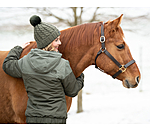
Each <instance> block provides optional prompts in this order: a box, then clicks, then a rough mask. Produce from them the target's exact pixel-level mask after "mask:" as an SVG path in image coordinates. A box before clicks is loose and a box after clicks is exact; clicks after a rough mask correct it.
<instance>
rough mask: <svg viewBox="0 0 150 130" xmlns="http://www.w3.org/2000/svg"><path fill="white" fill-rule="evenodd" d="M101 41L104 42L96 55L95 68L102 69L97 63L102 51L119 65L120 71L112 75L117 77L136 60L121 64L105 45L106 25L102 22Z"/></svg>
mask: <svg viewBox="0 0 150 130" xmlns="http://www.w3.org/2000/svg"><path fill="white" fill-rule="evenodd" d="M100 42H101V44H102V47H101V48H100V50H99V52H98V53H97V55H96V57H95V68H97V69H99V70H101V69H100V68H99V67H98V66H97V64H96V60H97V58H98V56H99V55H100V54H101V53H105V54H106V55H107V56H108V57H109V58H110V59H111V60H112V61H113V62H114V63H115V64H116V65H117V66H118V67H119V71H118V72H117V73H115V74H114V75H113V76H112V77H113V78H114V79H115V78H116V77H117V76H118V75H119V74H121V73H123V72H125V71H126V69H127V67H129V66H130V65H132V64H133V63H134V62H135V60H134V59H133V60H131V61H130V62H128V63H127V64H125V65H121V64H120V63H119V62H118V61H117V60H116V59H115V58H114V57H113V56H112V55H111V54H110V53H109V52H108V51H107V50H106V47H105V36H104V26H103V24H101V37H100Z"/></svg>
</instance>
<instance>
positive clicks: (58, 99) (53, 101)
mask: <svg viewBox="0 0 150 130" xmlns="http://www.w3.org/2000/svg"><path fill="white" fill-rule="evenodd" d="M22 50H23V49H22V48H21V47H20V46H16V47H14V48H13V49H11V51H10V52H9V54H8V56H7V57H6V59H5V60H4V63H3V70H4V71H5V72H6V73H7V74H9V75H10V76H13V77H16V78H21V77H22V78H23V81H24V84H25V88H26V91H27V94H28V102H27V109H26V112H25V115H26V117H27V118H26V121H28V122H29V123H30V122H34V123H36V122H40V121H39V120H42V119H41V118H43V117H44V118H46V120H48V121H47V122H49V123H50V120H51V118H58V119H66V118H67V107H66V100H65V95H67V96H70V97H74V96H76V95H77V94H78V92H79V91H80V90H81V89H82V87H83V85H84V75H83V74H81V76H79V77H78V78H77V79H76V78H75V76H74V74H73V72H72V69H71V68H70V65H69V62H68V61H67V60H65V59H63V58H61V56H62V54H61V53H59V52H55V51H43V50H40V49H32V50H31V51H30V52H29V53H28V55H26V56H24V57H23V58H21V59H19V57H20V55H21V52H22ZM35 117H38V118H39V120H38V119H37V118H36V119H35ZM35 120H38V121H35ZM41 122H42V121H41Z"/></svg>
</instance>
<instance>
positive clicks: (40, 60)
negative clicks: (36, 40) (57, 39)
mask: <svg viewBox="0 0 150 130" xmlns="http://www.w3.org/2000/svg"><path fill="white" fill-rule="evenodd" d="M61 56H62V54H61V53H59V52H55V51H44V50H41V49H32V50H31V51H30V53H29V54H28V61H29V64H30V66H31V68H32V69H33V70H34V71H36V72H39V73H48V72H49V71H51V70H53V69H54V68H55V67H56V66H57V65H58V64H59V62H60V60H61Z"/></svg>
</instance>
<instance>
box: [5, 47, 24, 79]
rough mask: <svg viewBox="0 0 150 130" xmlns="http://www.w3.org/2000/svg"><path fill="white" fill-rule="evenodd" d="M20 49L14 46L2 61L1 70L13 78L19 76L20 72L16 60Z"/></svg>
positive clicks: (20, 51)
mask: <svg viewBox="0 0 150 130" xmlns="http://www.w3.org/2000/svg"><path fill="white" fill-rule="evenodd" d="M22 51H23V49H22V47H20V46H15V47H14V48H13V49H11V50H10V52H9V53H8V55H7V57H6V58H5V60H4V62H3V70H4V71H5V73H6V74H8V75H10V76H12V77H15V78H21V75H22V73H21V70H20V67H19V65H18V60H19V58H20V55H21V53H22Z"/></svg>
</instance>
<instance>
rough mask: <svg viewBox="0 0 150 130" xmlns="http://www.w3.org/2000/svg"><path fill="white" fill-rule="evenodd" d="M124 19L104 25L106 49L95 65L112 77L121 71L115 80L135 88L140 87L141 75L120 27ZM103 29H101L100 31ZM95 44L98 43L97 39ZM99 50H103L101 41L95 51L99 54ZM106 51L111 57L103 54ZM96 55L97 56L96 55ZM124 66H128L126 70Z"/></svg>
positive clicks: (120, 18)
mask: <svg viewBox="0 0 150 130" xmlns="http://www.w3.org/2000/svg"><path fill="white" fill-rule="evenodd" d="M122 17H123V15H121V16H120V17H119V18H117V19H115V20H113V21H108V22H106V23H105V24H104V36H105V48H103V50H102V53H101V54H100V55H99V56H98V57H97V59H96V63H95V64H96V65H97V66H98V67H99V68H100V69H101V70H104V72H105V73H107V74H108V75H111V76H113V75H115V74H116V72H118V71H120V72H121V73H120V74H119V75H117V76H116V77H115V78H117V79H119V80H121V81H122V83H123V86H124V87H126V88H135V87H137V86H138V83H139V81H140V78H141V75H140V71H139V69H138V67H137V64H136V63H135V62H134V60H133V57H132V55H131V53H130V50H129V47H128V45H127V44H126V42H125V40H124V34H123V30H122V29H121V27H120V24H121V20H122ZM101 27H102V26H101ZM101 27H99V29H100V28H101ZM99 31H100V32H101V31H102V30H101V29H100V30H99ZM101 34H102V32H101ZM99 38H100V35H99ZM99 38H98V39H99ZM95 42H98V41H97V39H96V40H95ZM98 48H99V49H100V48H102V44H101V43H100V41H99V42H98V43H97V46H96V48H95V50H97V51H96V52H98ZM105 50H107V52H108V53H109V54H110V55H111V56H108V55H107V54H106V53H103V52H105ZM94 55H97V54H96V53H95V54H94ZM111 57H113V58H114V59H115V60H116V61H117V62H118V63H120V65H122V67H120V68H119V67H118V66H119V65H116V63H115V62H114V61H113V60H112V59H111ZM131 62H132V63H131ZM130 63H131V64H130ZM124 65H128V67H127V68H126V66H125V67H124Z"/></svg>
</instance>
